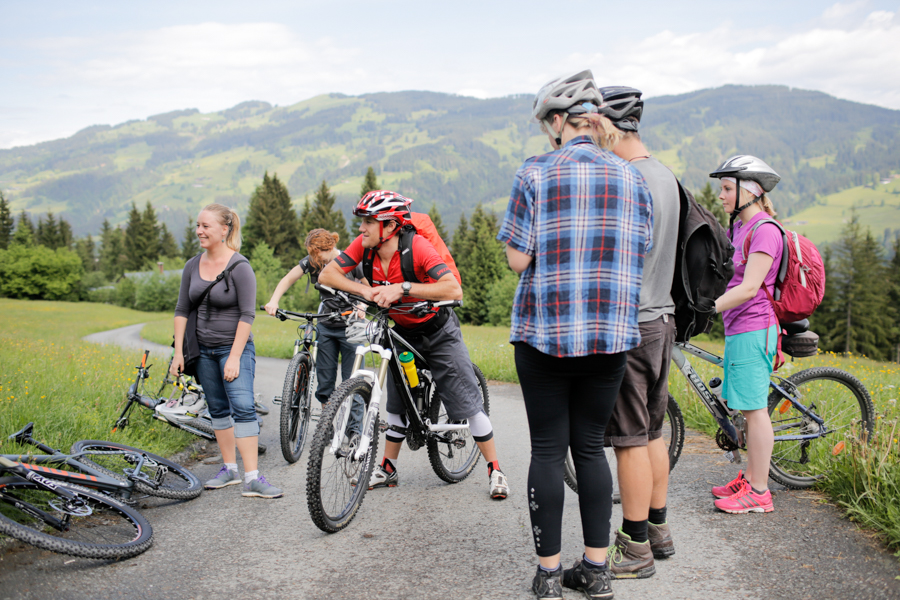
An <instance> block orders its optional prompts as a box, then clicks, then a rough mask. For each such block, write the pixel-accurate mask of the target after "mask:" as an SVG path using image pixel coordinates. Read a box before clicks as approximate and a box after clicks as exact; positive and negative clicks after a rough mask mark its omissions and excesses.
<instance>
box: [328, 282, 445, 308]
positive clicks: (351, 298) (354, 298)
mask: <svg viewBox="0 0 900 600" xmlns="http://www.w3.org/2000/svg"><path fill="white" fill-rule="evenodd" d="M315 287H316V289H317V290H319V291H320V292H322V291H324V292H329V293H331V294H334V295H335V296H338V297H340V298H343V299H344V300H346V301H347V302H349V303H350V304H353V303H354V302H361V303H363V304H365V305H367V306H373V307H375V308H379V309H381V308H382V307H380V306H378V304H377V303H375V302H372V301H371V300H366V299H365V298H363V297H362V296H359V295H357V294H354V293H352V292H347V291H344V290H338V289H335V288H333V287H329V286H327V285H325V284H323V283H317V284H316V286H315ZM462 305H463V303H462V300H419V301H417V302H397V303H396V304H392V305H391V306H390V307H389V308H390V309H397V308H401V309H407V308H408V309H409V310H408V311H407V312H411V313H413V314H415V315H419V316H424V314H426V313H427V312H429V311H430V310H431V309H432V308H443V307H447V308H454V307H457V306H462Z"/></svg>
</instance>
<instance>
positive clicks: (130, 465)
mask: <svg viewBox="0 0 900 600" xmlns="http://www.w3.org/2000/svg"><path fill="white" fill-rule="evenodd" d="M71 452H72V454H81V453H83V452H100V453H102V452H109V454H85V455H84V456H81V457H79V458H78V461H79V462H82V463H84V464H86V465H88V466H91V467H93V468H95V469H97V470H99V471H102V472H104V473H106V474H108V475H110V476H112V477H115V478H116V479H118V480H119V481H128V475H130V474H131V472H132V471H133V470H134V467H135V466H137V465H136V463H135V462H134V459H133V458H132V457H131V456H130V455H129V454H126V452H128V453H135V454H144V455H146V456H147V458H149V459H150V461H152V463H148V462H146V461H145V462H144V465H143V467H142V468H141V473H142V474H143V475H146V476H147V477H149V478H150V479H151V480H153V481H156V482H158V483H159V486H158V487H153V486H151V485H148V484H146V483H144V482H141V481H135V482H134V488H135V489H136V490H137V491H139V492H141V493H142V494H147V495H148V496H156V497H159V498H169V499H172V500H191V499H193V498H196V497H197V496H199V495H200V492H202V491H203V485H202V484H201V483H200V480H199V479H197V477H196V476H195V475H194V474H193V473H191V472H190V471H188V470H187V469H185V468H184V467H182V466H181V465H179V464H176V463H174V462H172V461H170V460H168V459H165V458H163V457H162V456H157V455H156V454H151V453H150V452H145V451H144V450H140V449H138V448H132V447H131V446H126V445H125V444H118V443H116V442H104V441H100V440H81V441H80V442H75V443H74V444H73V445H72V450H71Z"/></svg>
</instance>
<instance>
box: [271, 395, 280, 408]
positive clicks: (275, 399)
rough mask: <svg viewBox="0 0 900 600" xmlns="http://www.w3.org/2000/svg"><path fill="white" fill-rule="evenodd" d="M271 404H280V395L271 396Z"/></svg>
mask: <svg viewBox="0 0 900 600" xmlns="http://www.w3.org/2000/svg"><path fill="white" fill-rule="evenodd" d="M272 404H275V405H276V406H281V396H275V397H274V398H272Z"/></svg>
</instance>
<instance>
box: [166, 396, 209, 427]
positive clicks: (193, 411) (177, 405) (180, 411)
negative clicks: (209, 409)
mask: <svg viewBox="0 0 900 600" xmlns="http://www.w3.org/2000/svg"><path fill="white" fill-rule="evenodd" d="M204 410H206V399H205V398H204V397H203V396H201V395H199V394H194V393H191V392H188V393H186V394H184V395H183V396H182V397H181V398H176V399H173V400H169V401H168V402H166V403H165V404H160V405H159V406H157V407H156V412H158V413H159V414H160V416H162V417H164V418H166V419H168V420H169V421H189V420H191V419H195V418H197V415H199V414H200V413H201V412H203V411H204Z"/></svg>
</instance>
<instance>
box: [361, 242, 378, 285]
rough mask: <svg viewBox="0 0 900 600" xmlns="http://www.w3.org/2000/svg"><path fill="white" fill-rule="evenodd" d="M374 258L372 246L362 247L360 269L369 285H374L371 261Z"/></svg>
mask: <svg viewBox="0 0 900 600" xmlns="http://www.w3.org/2000/svg"><path fill="white" fill-rule="evenodd" d="M374 260H375V249H374V248H365V249H363V256H362V262H361V264H362V271H363V277H365V278H366V281H368V282H369V285H374V283H373V282H372V262H373V261H374Z"/></svg>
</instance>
